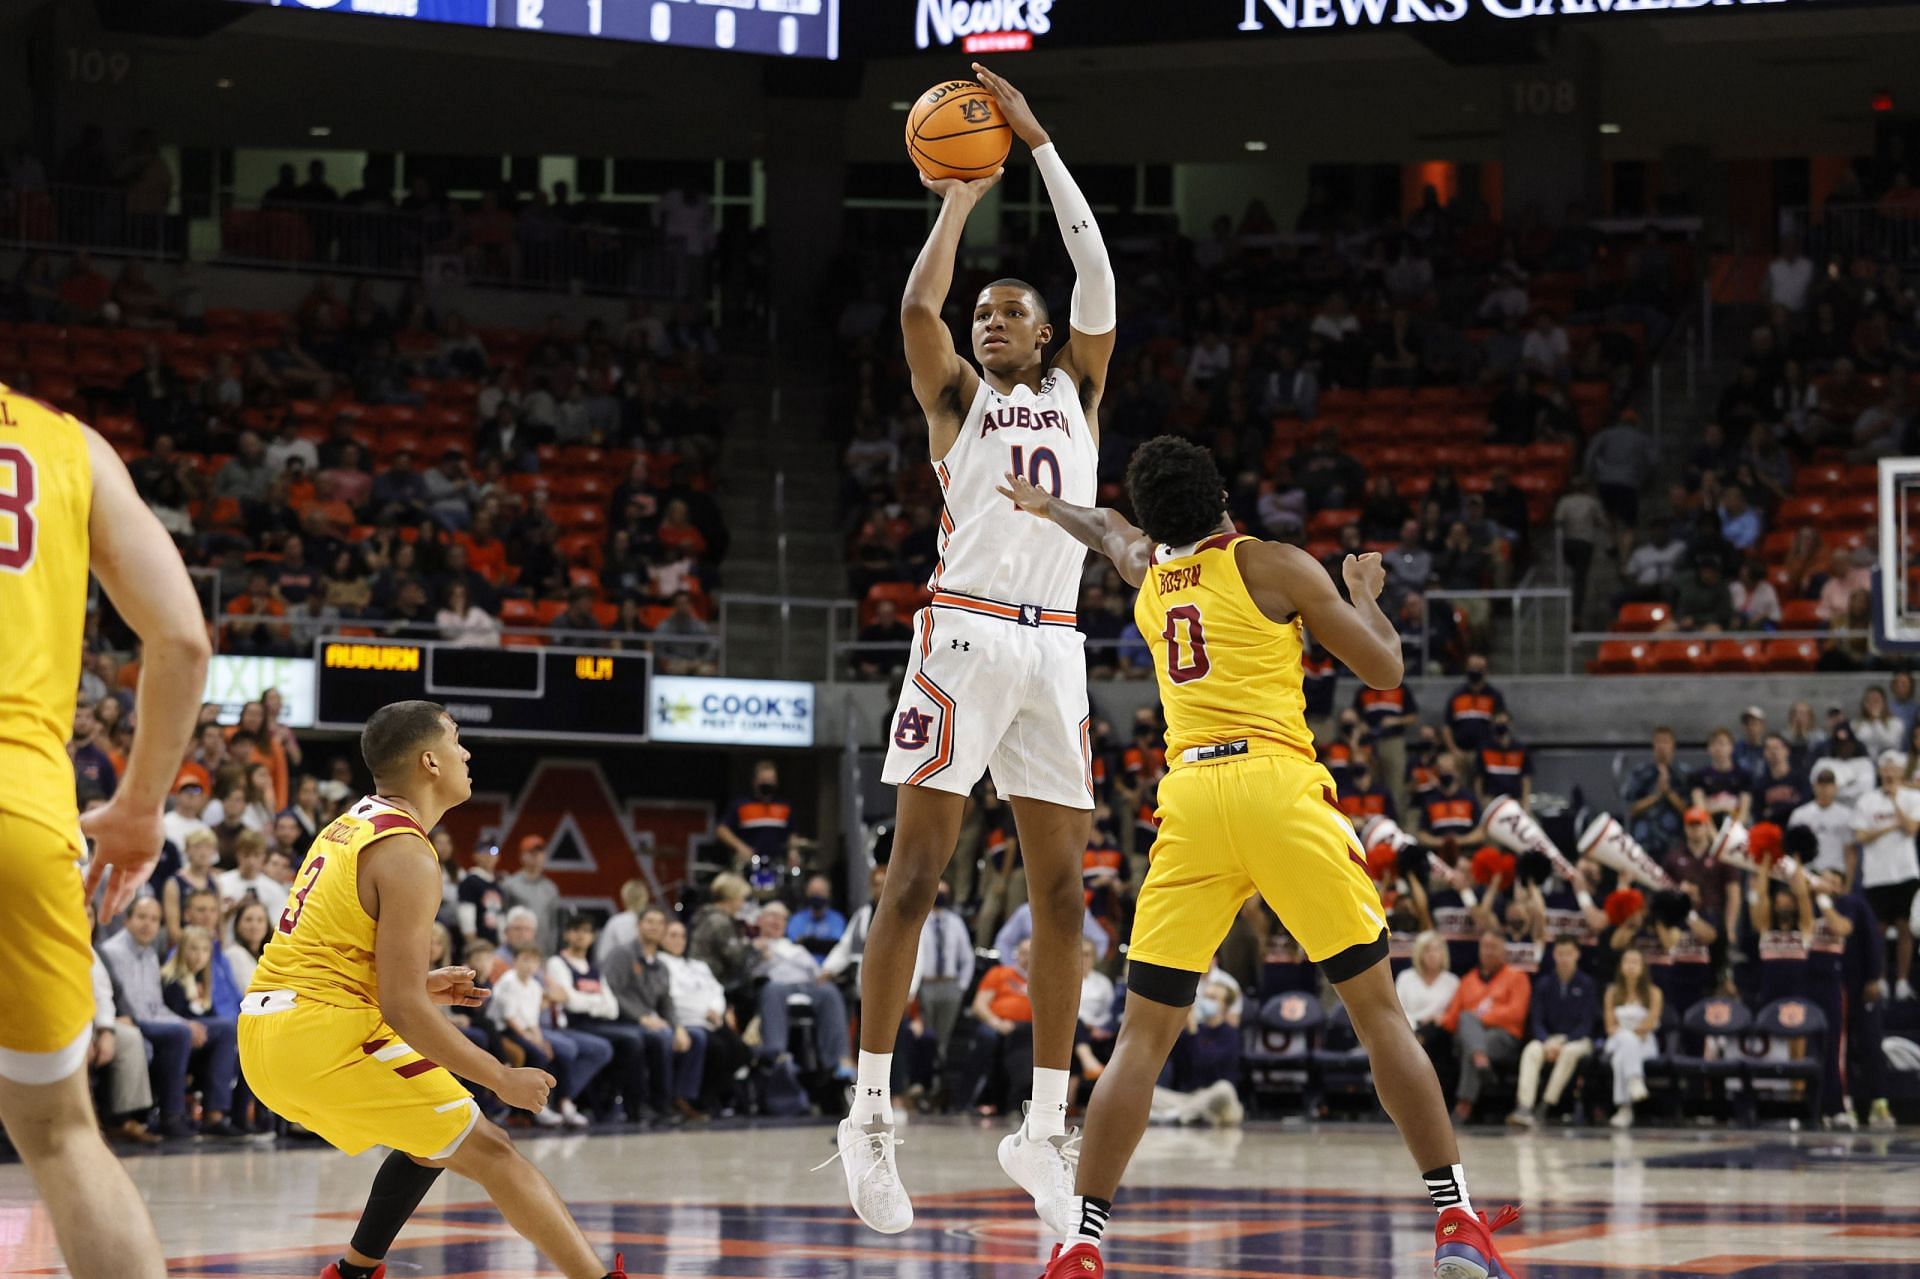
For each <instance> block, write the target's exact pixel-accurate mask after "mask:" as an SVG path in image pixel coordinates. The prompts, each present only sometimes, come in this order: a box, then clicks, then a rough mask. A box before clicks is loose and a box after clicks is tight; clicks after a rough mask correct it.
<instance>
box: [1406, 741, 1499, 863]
mask: <svg viewBox="0 0 1920 1279" xmlns="http://www.w3.org/2000/svg"><path fill="white" fill-rule="evenodd" d="M1435 778H1436V780H1437V781H1438V783H1439V787H1440V789H1439V790H1438V791H1437V792H1435V794H1434V796H1433V797H1432V798H1431V799H1429V800H1428V801H1427V802H1426V804H1425V805H1424V806H1423V807H1421V808H1420V809H1418V810H1417V811H1416V813H1415V816H1416V818H1417V820H1418V822H1419V829H1418V830H1416V831H1415V832H1414V838H1415V839H1417V840H1419V841H1420V842H1421V843H1422V844H1424V845H1426V846H1427V847H1428V848H1434V849H1444V848H1449V847H1451V848H1468V847H1472V846H1473V845H1476V844H1478V843H1479V842H1480V841H1481V840H1483V839H1485V838H1486V829H1485V827H1483V826H1482V825H1481V823H1480V805H1479V803H1478V802H1476V801H1475V800H1474V798H1473V795H1472V794H1471V793H1470V792H1468V791H1467V790H1466V789H1465V788H1464V786H1463V785H1462V782H1463V780H1464V779H1463V778H1462V776H1461V773H1460V759H1459V757H1458V756H1456V755H1442V756H1440V759H1439V762H1438V764H1437V765H1436V771H1435Z"/></svg>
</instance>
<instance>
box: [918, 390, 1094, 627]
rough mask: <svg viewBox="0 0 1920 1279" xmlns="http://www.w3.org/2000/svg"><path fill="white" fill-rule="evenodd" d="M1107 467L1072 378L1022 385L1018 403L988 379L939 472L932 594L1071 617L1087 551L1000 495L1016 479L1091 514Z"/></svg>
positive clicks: (1062, 531)
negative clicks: (941, 499)
mask: <svg viewBox="0 0 1920 1279" xmlns="http://www.w3.org/2000/svg"><path fill="white" fill-rule="evenodd" d="M1099 464H1100V448H1099V445H1098V443H1097V442H1096V441H1095V440H1094V438H1093V430H1092V429H1091V428H1090V427H1089V426H1088V424H1087V416H1086V412H1085V410H1084V409H1082V408H1081V405H1080V395H1079V388H1077V387H1076V386H1074V384H1073V381H1072V379H1071V378H1070V377H1068V375H1067V374H1065V373H1063V372H1061V371H1060V370H1058V369H1049V370H1048V371H1047V374H1046V376H1045V377H1044V378H1042V379H1041V382H1040V389H1039V390H1038V391H1034V390H1031V389H1030V388H1028V387H1027V386H1026V385H1025V384H1022V385H1019V386H1016V387H1014V388H1013V391H1012V393H1011V394H1009V395H1002V394H1000V392H998V391H996V390H994V389H993V388H992V387H991V386H989V385H987V381H986V379H985V378H982V379H981V380H980V389H979V390H978V391H977V392H975V394H974V397H973V405H972V407H970V408H969V409H968V410H967V418H966V421H965V422H964V423H963V424H962V425H961V427H960V435H959V437H958V438H957V439H956V440H955V441H954V443H953V447H952V448H950V449H948V450H947V455H946V456H945V457H943V458H941V459H940V460H939V461H937V462H935V463H934V464H933V470H934V474H935V475H937V476H938V477H939V479H940V489H941V492H942V493H943V494H944V495H945V502H946V506H945V509H944V510H943V511H942V512H941V515H940V562H939V564H938V565H936V566H935V568H934V570H933V576H932V578H930V579H929V580H928V582H927V587H928V589H929V590H932V591H934V592H936V593H951V594H955V595H969V596H972V597H974V598H975V599H980V600H986V601H992V602H998V603H1003V604H1009V605H1013V606H1015V607H1020V606H1036V605H1037V606H1038V607H1040V608H1042V609H1047V610H1051V611H1055V612H1062V613H1071V612H1072V611H1073V610H1074V608H1075V607H1076V606H1077V605H1078V603H1079V600H1080V575H1081V573H1082V571H1083V570H1084V569H1085V567H1086V562H1087V548H1086V547H1084V546H1082V545H1081V544H1080V543H1079V542H1078V541H1076V540H1075V539H1074V538H1073V536H1072V535H1071V534H1069V533H1068V532H1067V531H1066V530H1065V529H1063V528H1061V527H1060V526H1059V525H1057V524H1055V523H1053V521H1051V520H1043V519H1037V518H1035V517H1034V516H1031V515H1027V514H1025V513H1024V512H1022V511H1020V510H1019V509H1018V508H1017V507H1015V506H1014V504H1013V503H1012V502H1011V501H1009V500H1008V499H1007V498H1005V497H1002V496H1001V495H1000V494H999V493H998V492H996V491H995V490H996V489H998V488H999V486H1000V485H1002V484H1004V483H1005V482H1006V474H1007V472H1008V471H1015V472H1018V473H1019V474H1021V475H1024V476H1025V477H1026V478H1027V479H1029V480H1031V481H1032V482H1033V484H1034V485H1035V486H1036V487H1038V488H1041V489H1044V490H1045V491H1046V492H1048V493H1051V494H1053V495H1054V496H1055V497H1058V498H1061V499H1063V500H1065V501H1068V502H1072V503H1073V504H1074V505H1076V506H1092V505H1094V502H1095V498H1096V497H1097V495H1098V492H1099Z"/></svg>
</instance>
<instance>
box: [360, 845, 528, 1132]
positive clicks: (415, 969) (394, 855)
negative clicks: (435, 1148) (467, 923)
mask: <svg viewBox="0 0 1920 1279" xmlns="http://www.w3.org/2000/svg"><path fill="white" fill-rule="evenodd" d="M361 857H362V859H363V861H364V862H365V867H364V869H363V871H362V874H363V876H364V877H365V878H364V880H363V884H362V889H361V897H362V900H363V901H364V902H365V904H366V906H367V908H368V913H370V914H371V915H372V916H373V917H374V919H376V920H377V921H379V925H380V926H379V928H378V929H376V930H375V932H374V939H373V959H374V967H375V969H376V971H377V972H378V973H379V976H380V991H379V998H380V1015H381V1016H382V1017H384V1018H385V1019H386V1022H387V1024H388V1025H389V1026H392V1027H393V1028H394V1029H395V1030H397V1031H399V1032H400V1038H402V1039H404V1040H405V1041H406V1042H407V1044H408V1046H409V1047H411V1048H412V1049H413V1050H414V1051H415V1052H417V1053H419V1054H420V1055H421V1056H422V1057H425V1058H427V1059H428V1060H429V1061H435V1062H438V1063H440V1064H441V1065H442V1066H445V1067H446V1068H447V1069H448V1070H450V1071H452V1072H453V1073H454V1074H456V1075H458V1076H460V1078H462V1079H466V1080H471V1081H472V1082H473V1083H476V1084H479V1085H480V1086H481V1087H482V1088H487V1089H490V1090H492V1092H493V1093H494V1095H495V1096H497V1097H499V1098H500V1100H502V1101H504V1102H506V1103H507V1104H508V1105H509V1106H517V1107H519V1108H520V1109H522V1110H533V1111H539V1110H543V1109H545V1108H546V1104H547V1093H548V1092H549V1091H550V1090H551V1089H552V1088H553V1084H554V1081H553V1076H551V1075H549V1074H547V1073H546V1072H545V1071H541V1070H511V1069H509V1068H508V1067H507V1066H506V1064H505V1063H504V1062H501V1061H499V1060H497V1059H496V1058H494V1057H493V1056H491V1055H489V1054H488V1053H485V1052H483V1051H481V1050H480V1049H479V1048H477V1047H475V1046H474V1044H473V1041H472V1040H470V1039H468V1038H467V1037H466V1036H465V1035H463V1034H461V1033H460V1031H459V1029H458V1028H457V1027H455V1026H454V1024H453V1023H452V1022H451V1021H449V1020H448V1019H447V1018H446V1017H445V1016H443V1015H442V1014H441V1013H440V1011H439V1010H438V1009H436V1008H435V1007H434V1000H435V998H437V997H443V996H447V995H453V996H455V998H452V999H448V1000H447V1002H450V1003H458V1004H461V1005H463V1006H465V1007H472V1006H473V1005H474V1004H475V1003H477V1002H479V1001H477V1000H475V999H473V998H472V997H471V996H473V995H475V994H478V993H479V992H478V990H477V989H476V988H475V987H474V986H473V985H472V984H471V982H468V983H465V988H464V989H454V987H455V986H457V985H459V983H454V982H450V981H448V980H446V978H445V977H444V975H440V980H438V981H437V982H436V983H435V987H436V988H435V989H433V990H429V984H428V972H427V961H428V955H429V951H430V948H431V945H432V941H433V917H434V916H435V915H436V914H437V913H438V912H439V910H440V863H439V859H438V857H437V856H436V854H435V853H434V851H433V849H432V848H431V847H429V846H428V845H427V843H426V841H425V840H422V839H421V838H420V837H419V836H417V835H389V836H387V838H385V839H383V840H381V841H380V842H379V843H377V844H374V845H372V846H371V847H369V848H368V849H367V850H366V851H365V852H363V853H362V854H361Z"/></svg>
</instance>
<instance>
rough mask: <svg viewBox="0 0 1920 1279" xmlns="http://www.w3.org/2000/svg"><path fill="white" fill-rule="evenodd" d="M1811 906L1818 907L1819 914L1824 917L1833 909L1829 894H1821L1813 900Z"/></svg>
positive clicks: (1831, 897)
mask: <svg viewBox="0 0 1920 1279" xmlns="http://www.w3.org/2000/svg"><path fill="white" fill-rule="evenodd" d="M1813 904H1814V905H1816V906H1818V907H1819V908H1820V913H1821V914H1823V915H1824V914H1826V913H1827V912H1828V911H1830V910H1832V909H1833V896H1832V894H1830V893H1821V894H1820V895H1819V896H1817V897H1815V898H1814V899H1813Z"/></svg>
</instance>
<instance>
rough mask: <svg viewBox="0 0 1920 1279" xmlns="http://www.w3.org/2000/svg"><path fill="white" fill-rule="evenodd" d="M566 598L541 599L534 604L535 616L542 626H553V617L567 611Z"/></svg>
mask: <svg viewBox="0 0 1920 1279" xmlns="http://www.w3.org/2000/svg"><path fill="white" fill-rule="evenodd" d="M566 610H567V604H566V601H565V600H541V601H540V602H539V603H537V604H535V605H534V606H533V613H534V618H535V620H537V621H538V622H539V624H540V625H542V626H552V625H553V619H554V618H556V617H558V616H560V614H562V613H564V612H566Z"/></svg>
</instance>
